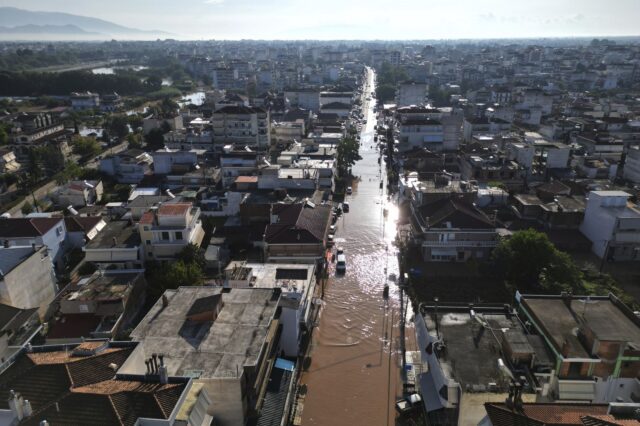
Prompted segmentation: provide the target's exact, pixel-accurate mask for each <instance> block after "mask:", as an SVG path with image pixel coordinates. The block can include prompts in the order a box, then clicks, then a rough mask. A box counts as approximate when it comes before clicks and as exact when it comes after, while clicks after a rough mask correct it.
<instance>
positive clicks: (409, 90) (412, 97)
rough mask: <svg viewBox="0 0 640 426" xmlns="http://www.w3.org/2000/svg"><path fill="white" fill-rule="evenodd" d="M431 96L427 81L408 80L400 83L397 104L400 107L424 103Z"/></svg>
mask: <svg viewBox="0 0 640 426" xmlns="http://www.w3.org/2000/svg"><path fill="white" fill-rule="evenodd" d="M428 96H429V86H428V85H427V84H426V83H419V82H415V81H407V82H403V83H400V84H398V92H397V96H396V106H397V107H398V108H402V107H406V106H411V105H424V104H425V103H426V100H427V97H428Z"/></svg>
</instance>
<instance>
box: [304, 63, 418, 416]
mask: <svg viewBox="0 0 640 426" xmlns="http://www.w3.org/2000/svg"><path fill="white" fill-rule="evenodd" d="M373 87H374V73H373V71H369V73H368V88H367V91H368V92H370V91H371V89H372V88H373ZM373 102H375V101H372V102H367V101H365V105H364V106H365V111H366V112H365V117H366V118H367V124H366V125H365V126H363V128H362V132H361V148H360V155H361V156H362V160H360V161H359V162H358V163H356V165H355V166H354V167H353V174H354V176H356V177H357V178H356V181H355V182H354V183H353V194H352V195H348V196H347V198H346V201H348V202H349V204H350V207H351V208H350V212H349V213H345V214H343V215H342V217H341V218H340V220H339V221H338V227H337V228H338V229H337V233H336V245H337V246H342V247H344V250H345V254H346V257H347V272H346V274H345V275H344V276H335V275H333V276H332V277H331V279H330V280H329V284H328V287H327V289H326V291H325V298H324V302H325V305H324V307H323V309H322V311H321V314H320V319H319V326H318V327H317V328H316V330H315V331H314V337H313V341H312V347H311V351H310V356H311V365H310V367H309V369H308V371H307V372H305V373H304V374H303V375H302V378H301V381H302V383H304V384H306V386H307V394H306V397H305V399H304V403H303V404H304V408H303V410H302V419H303V423H302V424H303V425H331V426H340V425H349V426H352V425H369V426H373V425H387V424H394V418H395V412H394V407H393V404H394V402H395V400H396V398H397V397H398V396H399V395H400V394H401V390H402V387H401V381H400V370H399V368H398V365H399V350H398V349H399V343H398V342H399V339H398V336H399V331H398V330H399V329H398V323H399V313H400V310H399V309H400V308H399V301H398V297H399V296H398V287H397V286H396V284H395V283H394V282H392V280H393V279H394V277H396V276H397V275H398V262H397V248H396V247H395V246H394V245H393V241H394V239H395V233H396V224H395V221H396V220H397V216H398V209H397V207H396V206H395V204H394V203H392V202H388V201H387V195H386V184H385V188H384V190H381V189H380V187H379V184H380V180H381V179H385V171H384V162H383V163H382V167H380V166H379V165H378V156H379V151H378V150H377V149H376V147H375V143H374V141H373V136H374V125H375V124H376V120H375V113H374V112H373ZM385 180H386V179H385ZM385 207H386V208H387V210H388V214H387V215H386V217H385V215H384V213H383V209H384V208H385ZM390 275H391V280H390V279H389V277H390ZM386 282H388V283H389V285H390V297H389V301H388V302H385V301H384V300H383V297H382V293H383V288H384V285H385V283H386ZM411 332H412V331H411V330H408V331H407V335H409V334H410V333H411Z"/></svg>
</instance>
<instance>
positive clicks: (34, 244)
mask: <svg viewBox="0 0 640 426" xmlns="http://www.w3.org/2000/svg"><path fill="white" fill-rule="evenodd" d="M31 248H32V249H33V252H34V253H35V252H36V251H37V250H36V243H32V244H31Z"/></svg>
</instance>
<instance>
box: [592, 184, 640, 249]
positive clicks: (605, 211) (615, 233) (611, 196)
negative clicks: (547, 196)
mask: <svg viewBox="0 0 640 426" xmlns="http://www.w3.org/2000/svg"><path fill="white" fill-rule="evenodd" d="M630 196H631V195H630V194H628V193H626V192H624V191H591V192H590V193H589V196H588V198H587V207H586V209H585V212H584V221H583V222H582V225H581V226H580V232H582V233H583V234H584V235H585V236H586V237H587V238H588V239H589V240H591V243H592V246H591V250H592V251H593V252H594V253H595V254H596V255H597V256H598V257H600V258H605V260H610V261H620V260H640V253H639V252H640V232H638V230H639V229H640V210H639V209H638V206H636V205H631V204H630V203H629V202H628V198H629V197H630Z"/></svg>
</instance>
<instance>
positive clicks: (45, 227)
mask: <svg viewBox="0 0 640 426" xmlns="http://www.w3.org/2000/svg"><path fill="white" fill-rule="evenodd" d="M66 238H67V230H66V228H65V225H64V218H62V217H27V218H0V242H2V246H3V247H29V248H31V247H32V246H33V245H36V246H37V247H40V246H46V247H47V249H48V257H49V259H51V261H52V262H53V264H54V266H55V268H56V269H58V270H62V269H64V266H65V265H64V258H63V257H64V254H65V251H66V247H65V244H64V242H65V240H66Z"/></svg>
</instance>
